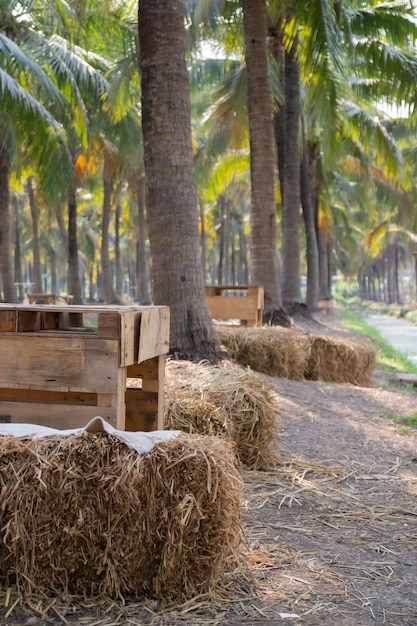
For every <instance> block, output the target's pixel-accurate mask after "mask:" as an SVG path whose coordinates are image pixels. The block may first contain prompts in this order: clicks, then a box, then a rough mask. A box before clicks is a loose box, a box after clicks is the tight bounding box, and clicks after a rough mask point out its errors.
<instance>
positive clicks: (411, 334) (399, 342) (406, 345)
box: [362, 312, 417, 365]
mask: <svg viewBox="0 0 417 626" xmlns="http://www.w3.org/2000/svg"><path fill="white" fill-rule="evenodd" d="M362 317H363V319H364V320H365V321H366V322H367V323H368V324H369V325H370V326H373V327H374V328H376V329H377V330H378V331H379V332H380V333H381V335H382V336H383V337H384V339H386V340H387V341H389V343H390V344H391V345H392V346H393V347H394V348H395V349H396V350H398V351H399V352H402V353H403V354H405V355H406V356H407V357H408V358H409V359H410V361H412V362H413V363H415V364H416V365H417V326H416V325H415V324H411V322H407V320H405V319H401V318H397V317H392V316H391V315H381V314H379V313H371V312H369V313H365V314H362Z"/></svg>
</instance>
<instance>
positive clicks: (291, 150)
mask: <svg viewBox="0 0 417 626" xmlns="http://www.w3.org/2000/svg"><path fill="white" fill-rule="evenodd" d="M284 110H285V118H284V119H285V163H284V176H283V185H284V193H283V205H282V299H283V301H284V304H285V305H286V306H287V305H288V306H291V305H292V304H294V303H297V302H299V301H300V300H301V292H300V207H301V201H300V149H299V146H300V119H301V117H300V116H301V99H300V70H299V67H298V60H297V40H295V42H294V44H293V46H292V48H291V50H290V51H289V52H287V53H286V55H285V109H284Z"/></svg>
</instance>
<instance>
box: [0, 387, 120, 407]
mask: <svg viewBox="0 0 417 626" xmlns="http://www.w3.org/2000/svg"><path fill="white" fill-rule="evenodd" d="M97 398H98V394H96V393H80V392H78V391H49V390H47V389H4V388H2V389H0V402H3V401H8V402H41V403H43V404H45V403H50V404H77V405H81V406H97V404H98V399H97ZM100 404H102V406H104V404H103V403H100ZM108 406H111V404H109V405H108Z"/></svg>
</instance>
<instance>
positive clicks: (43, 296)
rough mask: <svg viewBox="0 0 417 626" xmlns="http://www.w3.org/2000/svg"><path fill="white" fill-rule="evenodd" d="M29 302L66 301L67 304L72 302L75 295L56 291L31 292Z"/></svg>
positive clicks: (56, 302)
mask: <svg viewBox="0 0 417 626" xmlns="http://www.w3.org/2000/svg"><path fill="white" fill-rule="evenodd" d="M27 298H28V302H29V304H59V302H65V304H72V302H73V300H74V296H61V295H59V294H56V293H29V294H28V296H27Z"/></svg>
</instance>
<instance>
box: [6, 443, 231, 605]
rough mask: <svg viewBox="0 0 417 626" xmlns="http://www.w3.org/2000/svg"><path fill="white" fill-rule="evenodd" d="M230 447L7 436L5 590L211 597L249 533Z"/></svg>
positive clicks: (157, 596)
mask: <svg viewBox="0 0 417 626" xmlns="http://www.w3.org/2000/svg"><path fill="white" fill-rule="evenodd" d="M240 489H241V479H240V476H239V473H238V472H237V470H236V468H235V456H234V453H233V450H232V446H231V444H229V443H228V442H227V441H225V440H222V439H220V438H218V437H204V438H203V437H197V436H190V435H185V434H180V435H179V437H177V438H175V439H172V440H169V441H164V442H160V443H158V444H157V445H155V446H154V447H153V448H152V450H151V451H150V452H148V453H145V454H138V453H137V452H136V451H135V450H133V449H132V448H130V447H128V446H127V445H126V444H124V443H123V442H122V441H121V440H120V439H119V438H117V437H115V436H114V435H109V434H107V433H99V434H92V433H87V432H84V433H83V434H81V435H69V436H47V437H45V438H41V439H28V438H27V437H26V438H23V437H20V438H19V437H12V436H10V435H5V436H0V533H1V534H0V537H1V541H0V585H1V587H3V588H10V587H12V588H17V589H18V590H19V591H20V592H21V593H32V592H37V593H39V592H41V593H44V594H47V595H48V596H51V595H54V596H55V595H59V596H62V595H64V596H67V595H69V594H70V595H81V596H83V597H85V596H107V597H112V598H121V597H123V598H128V597H131V598H137V597H142V596H143V595H147V596H151V597H155V598H164V599H182V598H187V597H191V596H194V595H196V594H199V593H205V592H207V591H209V590H210V589H211V588H212V587H213V586H214V585H215V584H216V583H218V582H219V581H220V579H221V577H222V575H223V573H224V571H225V568H226V567H227V564H228V563H229V562H230V560H231V559H233V558H234V554H235V548H236V546H237V544H238V543H239V541H240V538H241V530H240V529H241V525H240Z"/></svg>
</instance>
